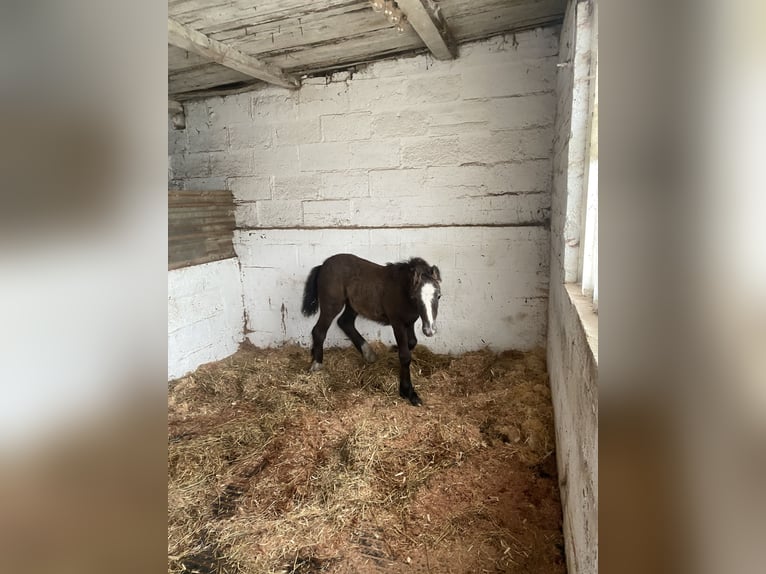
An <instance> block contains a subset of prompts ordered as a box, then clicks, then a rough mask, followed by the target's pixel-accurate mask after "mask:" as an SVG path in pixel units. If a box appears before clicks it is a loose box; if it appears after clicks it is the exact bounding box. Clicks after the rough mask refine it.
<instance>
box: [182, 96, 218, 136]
mask: <svg viewBox="0 0 766 574" xmlns="http://www.w3.org/2000/svg"><path fill="white" fill-rule="evenodd" d="M184 115H185V116H186V129H187V130H188V129H189V128H197V129H205V128H209V127H211V125H212V122H211V121H210V115H209V114H208V107H207V100H191V101H188V102H184Z"/></svg>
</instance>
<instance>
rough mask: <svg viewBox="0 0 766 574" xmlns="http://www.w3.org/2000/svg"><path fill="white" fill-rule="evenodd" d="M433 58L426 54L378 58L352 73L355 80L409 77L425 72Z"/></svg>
mask: <svg viewBox="0 0 766 574" xmlns="http://www.w3.org/2000/svg"><path fill="white" fill-rule="evenodd" d="M431 62H433V58H430V57H427V56H410V57H401V58H395V59H393V58H392V59H390V60H380V61H378V62H374V63H372V64H369V65H368V66H366V67H365V68H364V69H363V70H361V71H359V72H357V73H355V74H354V78H353V80H352V81H355V80H374V79H378V78H401V77H410V76H412V75H414V74H425V73H427V72H428V71H429V64H430V63H431Z"/></svg>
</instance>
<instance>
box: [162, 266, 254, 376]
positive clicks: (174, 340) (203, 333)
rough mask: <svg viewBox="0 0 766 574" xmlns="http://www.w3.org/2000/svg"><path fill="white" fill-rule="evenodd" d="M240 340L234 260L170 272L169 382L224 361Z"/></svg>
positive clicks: (238, 283)
mask: <svg viewBox="0 0 766 574" xmlns="http://www.w3.org/2000/svg"><path fill="white" fill-rule="evenodd" d="M243 340H244V307H243V304H242V281H241V279H240V272H239V265H238V263H237V259H236V258H233V257H232V258H229V259H223V260H221V261H213V262H212V263H205V264H203V265H193V266H191V267H183V268H181V269H174V270H171V271H168V380H171V379H175V378H178V377H181V376H183V375H185V374H187V373H189V372H191V371H193V370H194V369H196V368H197V367H199V366H200V365H202V364H204V363H209V362H211V361H217V360H220V359H223V358H225V357H228V356H229V355H231V354H232V353H234V352H235V351H236V350H237V348H238V346H239V343H240V342H242V341H243Z"/></svg>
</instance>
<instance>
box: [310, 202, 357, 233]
mask: <svg viewBox="0 0 766 574" xmlns="http://www.w3.org/2000/svg"><path fill="white" fill-rule="evenodd" d="M350 222H351V202H350V201H349V200H346V199H331V200H320V201H304V202H303V223H304V224H305V225H310V226H317V227H331V226H335V225H348V224H349V223H350Z"/></svg>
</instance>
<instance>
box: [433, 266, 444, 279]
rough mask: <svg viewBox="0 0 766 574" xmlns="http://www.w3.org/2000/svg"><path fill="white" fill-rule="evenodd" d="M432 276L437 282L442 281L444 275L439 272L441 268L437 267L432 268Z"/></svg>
mask: <svg viewBox="0 0 766 574" xmlns="http://www.w3.org/2000/svg"><path fill="white" fill-rule="evenodd" d="M431 275H433V278H434V279H436V280H437V281H441V280H442V274H441V272H440V271H439V268H438V267H437V266H436V265H434V266H433V267H431Z"/></svg>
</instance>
